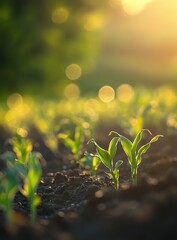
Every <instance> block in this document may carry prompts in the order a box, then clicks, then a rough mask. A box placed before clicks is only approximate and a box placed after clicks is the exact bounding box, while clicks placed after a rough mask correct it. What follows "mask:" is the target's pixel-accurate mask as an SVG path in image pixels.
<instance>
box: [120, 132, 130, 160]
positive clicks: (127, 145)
mask: <svg viewBox="0 0 177 240" xmlns="http://www.w3.org/2000/svg"><path fill="white" fill-rule="evenodd" d="M119 137H120V141H121V144H122V148H123V150H124V152H125V153H126V155H127V157H128V160H129V163H130V164H131V162H132V152H131V149H132V142H131V141H130V140H129V139H128V138H126V137H124V136H122V135H119Z"/></svg>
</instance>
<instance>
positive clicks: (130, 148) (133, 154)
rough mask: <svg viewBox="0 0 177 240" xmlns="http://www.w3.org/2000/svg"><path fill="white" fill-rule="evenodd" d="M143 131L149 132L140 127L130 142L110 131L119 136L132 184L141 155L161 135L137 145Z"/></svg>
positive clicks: (135, 177) (134, 180) (135, 179)
mask: <svg viewBox="0 0 177 240" xmlns="http://www.w3.org/2000/svg"><path fill="white" fill-rule="evenodd" d="M145 131H146V132H148V133H150V134H151V132H150V131H149V130H148V129H142V130H141V131H139V133H138V134H137V135H136V137H135V139H134V141H133V142H131V141H130V140H129V139H128V138H126V137H124V136H122V135H120V134H119V133H117V132H114V131H112V132H110V134H112V133H115V134H117V135H118V137H119V138H120V142H121V145H122V148H123V150H124V152H125V154H126V155H127V158H128V162H129V164H130V167H131V176H132V183H133V184H134V185H136V184H137V173H138V166H139V164H140V163H141V161H142V155H143V154H144V153H146V152H147V150H148V149H149V148H150V146H151V144H152V143H153V142H156V141H157V140H158V139H159V137H162V135H156V136H155V137H153V138H152V139H151V140H150V141H149V142H148V143H146V144H145V145H142V146H141V147H139V143H140V142H141V140H142V136H143V133H144V132H145Z"/></svg>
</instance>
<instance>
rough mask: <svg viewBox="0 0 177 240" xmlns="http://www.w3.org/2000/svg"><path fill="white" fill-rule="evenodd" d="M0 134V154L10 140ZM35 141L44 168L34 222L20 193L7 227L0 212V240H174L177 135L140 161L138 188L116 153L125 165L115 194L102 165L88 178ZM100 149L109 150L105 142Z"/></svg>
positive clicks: (176, 226) (176, 229) (176, 227)
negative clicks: (39, 199)
mask: <svg viewBox="0 0 177 240" xmlns="http://www.w3.org/2000/svg"><path fill="white" fill-rule="evenodd" d="M1 132H2V134H1V136H0V144H1V146H2V148H1V150H3V151H4V150H9V149H8V148H10V147H9V146H7V145H6V143H5V139H6V138H7V137H8V134H7V133H5V132H3V131H2V130H1ZM35 134H37V133H35ZM35 134H34V133H33V135H35ZM105 135H106V133H105ZM33 137H34V136H33ZM35 137H36V139H37V137H38V138H39V137H40V135H39V136H38V135H35ZM35 137H34V141H37V140H36V139H35ZM38 140H39V139H38ZM39 141H40V144H39V145H38V146H40V147H41V146H42V147H41V149H37V150H40V152H41V154H42V155H43V157H44V159H45V164H43V175H42V178H41V180H40V184H39V186H38V189H37V193H38V195H39V196H40V197H41V203H40V205H39V206H38V209H37V221H36V223H35V224H31V223H30V220H29V215H30V207H29V203H28V201H27V199H26V198H25V197H24V196H22V195H21V193H20V192H18V193H17V194H16V196H15V199H14V202H13V209H14V214H13V219H12V222H11V223H6V222H5V218H4V215H3V211H1V210H0V240H39V239H42V240H119V239H120V240H174V239H177V149H176V148H177V145H176V143H177V136H176V135H171V136H164V138H160V139H159V141H158V142H156V143H154V144H153V145H152V147H151V148H150V149H149V150H148V152H147V153H146V154H145V155H143V160H142V163H141V164H140V166H139V171H138V184H137V186H133V185H132V183H131V178H130V176H131V174H130V167H129V165H128V162H127V159H126V156H125V154H123V151H122V150H121V147H119V148H120V151H118V152H119V153H118V155H119V156H118V157H119V159H122V160H123V165H122V166H121V167H120V189H119V190H118V191H117V190H115V189H114V187H113V185H112V183H111V181H110V180H109V178H108V177H107V175H106V174H105V169H104V168H103V167H102V166H101V165H100V167H99V169H98V171H97V176H96V177H91V176H90V174H89V172H88V171H86V170H85V169H82V168H81V167H80V166H79V165H77V164H74V163H72V162H71V161H70V160H69V155H68V161H67V160H66V158H65V157H66V156H67V150H66V149H64V150H63V152H64V151H65V154H64V155H65V156H62V154H63V152H62V151H61V152H62V154H61V153H60V154H58V155H54V154H53V153H51V152H50V150H49V149H47V148H46V146H45V145H44V144H43V142H42V140H41V139H40V140H39ZM101 144H102V146H104V145H105V146H106V145H107V143H106V142H104V140H103V141H102V143H101ZM60 148H62V146H60ZM2 167H3V162H2V160H1V161H0V168H2Z"/></svg>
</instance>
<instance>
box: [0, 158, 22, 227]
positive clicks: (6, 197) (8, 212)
mask: <svg viewBox="0 0 177 240" xmlns="http://www.w3.org/2000/svg"><path fill="white" fill-rule="evenodd" d="M2 157H3V158H4V159H5V160H7V167H6V168H5V169H4V171H3V172H0V207H1V208H2V209H3V210H4V213H5V217H6V220H7V221H8V222H9V221H10V220H11V219H12V211H13V209H12V201H13V199H14V197H15V194H16V192H17V191H18V187H19V181H18V177H17V172H16V169H15V166H14V164H15V162H14V159H12V155H10V154H6V156H2Z"/></svg>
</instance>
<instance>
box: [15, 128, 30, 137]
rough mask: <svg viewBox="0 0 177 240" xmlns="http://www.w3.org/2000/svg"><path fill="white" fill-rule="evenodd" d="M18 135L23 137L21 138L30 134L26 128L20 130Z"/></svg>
mask: <svg viewBox="0 0 177 240" xmlns="http://www.w3.org/2000/svg"><path fill="white" fill-rule="evenodd" d="M17 133H18V134H19V135H20V136H21V137H27V135H28V132H27V130H26V129H24V128H18V129H17Z"/></svg>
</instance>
